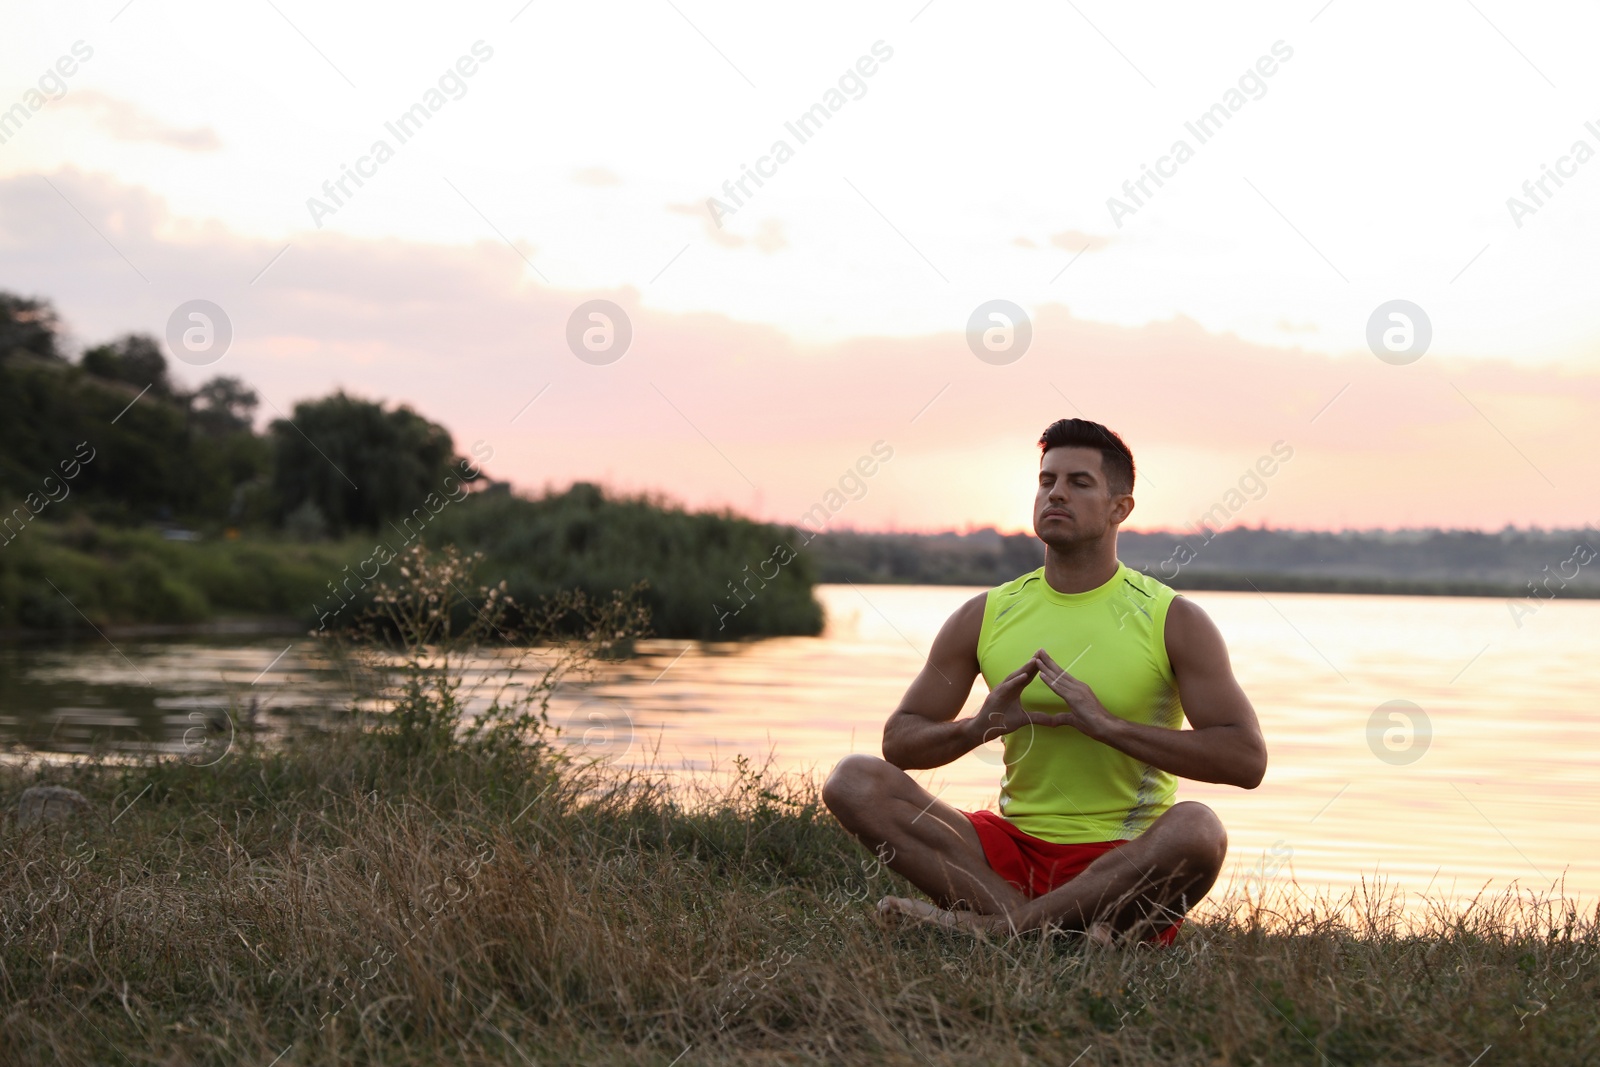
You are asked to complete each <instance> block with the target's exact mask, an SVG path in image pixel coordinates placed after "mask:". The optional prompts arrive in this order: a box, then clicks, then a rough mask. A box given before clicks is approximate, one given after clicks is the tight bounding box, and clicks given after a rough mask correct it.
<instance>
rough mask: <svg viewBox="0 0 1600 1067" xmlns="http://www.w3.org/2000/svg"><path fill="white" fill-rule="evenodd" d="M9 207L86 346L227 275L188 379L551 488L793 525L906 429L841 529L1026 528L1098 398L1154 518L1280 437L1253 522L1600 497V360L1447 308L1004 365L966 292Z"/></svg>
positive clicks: (110, 208)
mask: <svg viewBox="0 0 1600 1067" xmlns="http://www.w3.org/2000/svg"><path fill="white" fill-rule="evenodd" d="M50 183H54V185H55V186H56V187H57V189H58V190H59V193H58V192H57V190H53V189H52V188H51V184H50ZM63 199H66V200H68V201H70V203H71V205H72V206H73V207H75V208H76V209H77V210H78V211H81V212H82V213H83V216H84V217H83V218H80V217H78V215H77V214H76V213H75V212H74V211H72V210H68V207H67V204H65V203H63ZM85 219H87V220H88V221H89V222H90V223H91V224H92V226H93V227H94V228H95V229H98V230H100V231H101V233H102V234H103V235H104V239H102V237H101V236H98V235H97V234H96V233H95V232H94V229H91V228H90V226H86V225H85ZM0 226H3V229H0V233H3V237H0V285H4V286H5V287H7V288H10V289H13V290H17V291H21V292H24V293H28V294H36V295H40V296H45V297H48V298H51V299H53V300H54V301H55V302H56V303H57V305H58V307H59V308H60V309H61V310H62V312H63V314H64V316H65V318H66V320H67V323H68V326H69V327H70V328H71V329H72V330H73V332H74V337H75V339H76V341H77V342H78V343H80V344H87V343H95V342H98V341H101V340H104V339H106V338H108V337H109V336H111V335H113V334H117V333H121V332H125V331H130V330H133V331H145V332H149V333H153V334H156V335H158V336H159V335H160V334H161V333H162V332H163V329H164V325H165V322H166V318H167V315H168V314H169V313H170V311H171V309H172V308H173V307H174V306H176V305H177V304H178V303H180V302H181V301H183V300H185V299H189V298H192V297H196V296H204V297H206V298H208V299H211V300H215V301H216V302H217V303H219V304H221V305H222V306H223V307H224V308H225V309H226V310H227V311H228V313H229V315H230V317H231V319H232V321H233V325H234V331H235V340H234V342H233V347H232V349H231V350H230V352H229V353H228V354H227V356H226V357H225V358H224V359H223V360H222V361H221V362H220V363H218V364H215V365H213V366H210V367H205V368H191V367H186V366H184V365H182V364H176V363H175V364H174V365H173V369H174V371H175V372H176V374H177V376H178V377H180V378H181V379H183V380H185V381H187V382H188V383H189V384H196V383H198V382H199V381H201V380H203V379H204V378H206V377H209V376H210V375H212V374H218V373H222V374H234V375H238V376H241V377H243V378H244V379H245V380H246V381H247V382H249V383H251V384H252V385H254V386H255V387H256V388H257V389H259V390H260V391H261V393H262V395H263V397H264V399H265V401H266V402H265V403H264V404H263V409H262V414H263V415H264V416H265V417H267V418H272V417H275V416H276V414H277V413H279V412H281V413H285V414H286V413H288V412H289V411H290V409H291V408H292V405H293V403H294V402H295V401H297V400H301V399H306V398H309V397H313V396H317V395H321V394H324V393H326V392H329V391H331V390H332V389H334V388H341V387H342V388H344V389H347V390H349V391H350V392H353V393H356V394H360V395H363V396H368V397H375V398H383V399H386V400H389V401H394V402H405V403H409V404H411V405H412V406H414V407H415V408H416V409H417V410H419V411H421V412H422V413H424V414H425V415H427V416H428V417H430V418H433V419H435V420H438V421H440V422H442V423H444V424H445V425H446V426H448V427H449V428H450V429H451V430H452V431H453V432H454V434H455V436H456V440H457V445H458V447H460V448H461V449H463V450H465V449H466V448H467V447H468V446H469V445H471V444H472V443H473V442H475V441H484V442H487V443H488V444H489V445H490V446H491V447H492V448H493V450H494V458H493V459H492V460H491V461H490V462H489V463H488V464H487V469H488V470H489V472H490V473H491V474H492V475H493V476H495V477H497V478H500V479H505V480H509V481H511V482H512V483H513V484H514V485H516V486H517V487H518V488H519V489H522V490H525V491H530V492H537V491H538V490H540V489H541V488H542V487H545V486H554V487H561V486H564V485H566V484H568V483H570V482H572V481H574V480H580V479H581V480H591V481H599V482H601V483H603V484H605V485H607V486H609V487H611V488H613V489H616V490H619V491H624V492H640V491H651V492H660V493H664V494H666V495H668V496H670V497H672V498H674V499H676V500H678V501H681V502H683V503H684V504H686V505H689V506H692V507H722V506H726V507H730V508H732V509H734V510H736V511H739V512H741V513H744V514H748V515H752V516H755V517H759V518H763V519H771V520H775V521H784V522H794V521H798V519H799V518H800V516H801V515H802V514H803V513H804V512H805V511H806V510H807V509H808V508H810V507H811V506H812V505H814V504H815V503H817V502H819V501H821V500H822V499H823V498H824V495H825V494H826V493H827V492H828V491H829V489H830V488H833V487H836V486H837V485H838V483H839V481H840V478H841V476H842V475H844V473H845V472H846V470H847V469H848V468H850V467H851V466H852V465H853V464H854V463H855V462H856V461H857V459H858V458H859V457H861V456H864V455H867V454H869V453H870V451H871V449H872V446H873V444H874V443H875V442H878V441H883V442H886V443H887V445H888V446H889V447H891V448H892V449H893V458H892V459H890V460H889V461H888V462H886V463H883V464H882V465H881V467H880V468H879V469H878V470H877V471H876V473H874V474H873V476H872V477H870V478H868V479H865V491H864V493H861V494H860V495H859V499H851V500H849V501H848V502H847V503H846V504H845V505H844V506H843V507H842V508H840V509H839V511H838V513H837V514H836V515H835V516H834V517H833V519H832V523H833V525H834V526H835V527H853V528H857V529H891V528H892V529H915V530H933V529H951V528H955V529H962V528H967V527H973V526H985V525H994V526H997V527H999V528H1001V529H1004V530H1016V529H1027V528H1028V526H1029V522H1030V505H1031V500H1032V492H1033V478H1034V472H1035V471H1036V470H1037V464H1038V452H1037V448H1036V446H1035V444H1034V442H1035V441H1036V439H1037V437H1038V435H1039V432H1040V431H1041V430H1042V428H1043V427H1044V426H1045V425H1046V424H1047V423H1048V422H1050V421H1052V420H1053V419H1056V418H1060V417H1063V416H1071V415H1080V416H1083V417H1086V418H1091V419H1095V420H1097V421H1101V422H1104V423H1105V424H1107V425H1108V426H1110V427H1112V428H1113V429H1115V430H1117V431H1118V432H1119V433H1121V434H1122V435H1123V436H1124V437H1125V438H1126V439H1127V441H1128V442H1129V443H1130V445H1131V446H1132V448H1133V450H1134V453H1135V456H1136V458H1137V460H1138V462H1139V466H1140V484H1139V486H1138V489H1137V492H1136V497H1137V499H1138V507H1137V510H1136V511H1135V513H1134V515H1133V517H1132V518H1131V520H1130V521H1129V523H1128V526H1129V527H1130V528H1136V529H1137V528H1146V529H1148V528H1156V527H1168V528H1172V527H1185V526H1188V525H1190V524H1191V523H1193V522H1194V521H1195V520H1196V519H1198V517H1199V516H1200V515H1201V514H1202V513H1204V512H1206V511H1207V510H1208V509H1211V508H1212V507H1213V506H1214V505H1215V504H1217V503H1218V502H1219V501H1222V500H1224V498H1225V496H1226V495H1227V494H1228V491H1229V490H1230V489H1231V488H1233V487H1235V486H1236V484H1237V483H1238V481H1239V478H1240V476H1241V475H1242V474H1243V473H1244V472H1245V470H1246V469H1247V468H1249V467H1250V466H1251V465H1252V464H1254V463H1255V461H1256V460H1257V458H1258V457H1260V456H1262V455H1265V454H1267V453H1269V452H1270V451H1271V449H1272V447H1273V445H1274V443H1275V442H1279V441H1281V442H1284V443H1286V444H1287V446H1289V447H1290V448H1292V449H1293V458H1292V459H1290V460H1289V461H1288V462H1286V463H1284V464H1282V466H1281V468H1280V469H1279V470H1278V471H1277V473H1275V474H1274V475H1273V476H1272V477H1271V478H1269V479H1267V480H1266V481H1267V485H1266V491H1265V493H1264V494H1261V495H1260V498H1259V499H1248V500H1246V501H1245V503H1244V504H1243V506H1242V507H1240V508H1238V509H1237V511H1236V512H1235V513H1234V514H1233V516H1232V518H1231V521H1232V522H1233V523H1240V524H1244V525H1251V526H1254V525H1257V524H1262V523H1264V524H1268V525H1273V526H1288V527H1301V528H1313V527H1315V528H1341V527H1391V528H1392V527H1402V526H1422V525H1437V526H1464V527H1477V528H1486V529H1497V528H1499V527H1501V526H1503V525H1505V524H1507V523H1511V524H1515V525H1519V526H1527V525H1541V526H1580V525H1583V524H1585V523H1592V522H1594V521H1596V519H1600V508H1597V507H1596V504H1597V503H1600V474H1597V472H1596V468H1595V463H1594V458H1593V457H1594V449H1593V447H1592V446H1591V445H1587V444H1585V443H1584V442H1585V440H1586V438H1585V432H1586V431H1588V430H1590V429H1591V428H1592V427H1594V426H1595V425H1596V424H1597V423H1600V373H1595V372H1593V371H1587V372H1586V371H1582V370H1578V369H1574V368H1573V367H1571V366H1562V367H1557V366H1538V365H1528V364H1526V363H1518V362H1513V361H1511V360H1510V359H1493V358H1490V359H1484V358H1471V359H1467V358H1458V357H1453V356H1452V355H1451V352H1450V337H1449V332H1448V328H1443V329H1440V330H1439V332H1438V334H1437V335H1436V338H1435V342H1434V347H1433V349H1432V350H1430V351H1429V353H1428V354H1427V355H1426V356H1425V357H1424V358H1423V359H1422V360H1420V361H1419V362H1417V363H1414V364H1411V365H1409V366H1392V365H1389V364H1385V363H1383V362H1380V361H1379V360H1378V359H1376V358H1374V356H1373V355H1372V354H1371V353H1370V352H1367V351H1364V350H1363V351H1354V352H1349V353H1345V354H1340V355H1328V354H1319V353H1313V352H1309V351H1306V350H1302V349H1297V348H1277V347H1269V346H1265V345H1261V344H1256V343H1249V342H1246V341H1243V340H1241V339H1240V338H1238V337H1236V336H1233V335H1230V334H1219V333H1214V332H1210V331H1208V330H1206V329H1204V328H1203V327H1201V326H1200V325H1198V324H1197V323H1195V322H1193V321H1192V320H1189V319H1186V318H1181V317H1180V318H1176V319H1170V320H1167V321H1159V322H1151V323H1149V324H1147V325H1145V326H1142V327H1128V326H1120V325H1107V324H1104V323H1098V322H1093V321H1087V320H1085V319H1081V318H1078V317H1075V316H1074V314H1073V313H1072V311H1071V309H1070V300H1066V301H1063V302H1061V303H1045V304H1039V305H1032V306H1028V307H1027V311H1028V313H1029V314H1030V316H1031V317H1032V320H1033V330H1034V335H1033V341H1032V345H1031V347H1030V348H1029V350H1028V351H1027V353H1026V354H1025V355H1024V356H1023V357H1022V358H1021V359H1020V360H1019V361H1017V362H1016V363H1013V364H1010V365H1008V366H991V365H988V364H985V363H983V362H980V361H979V360H978V359H976V358H975V357H974V356H973V354H972V352H971V351H969V349H968V347H967V344H966V339H965V337H964V335H963V333H962V332H961V327H962V324H964V322H965V319H966V316H967V315H968V314H969V313H970V310H971V309H970V308H966V307H954V308H952V311H951V321H952V328H951V329H949V330H946V331H943V332H936V333H926V334H922V335H918V336H909V337H884V336H860V337H851V338H848V339H845V340H842V341H838V342H829V343H799V342H797V341H795V340H793V339H792V338H791V337H790V336H789V335H787V334H786V333H785V332H784V331H783V330H780V329H778V328H775V327H773V326H770V325H765V324H762V323H759V322H744V321H737V320H735V319H732V318H729V317H727V316H724V315H721V314H713V313H693V314H685V313H672V312H667V311H662V310H659V309H657V308H656V307H654V306H652V303H651V300H650V294H649V292H648V291H645V292H641V291H639V290H637V289H634V288H631V287H630V288H624V289H620V290H613V291H598V292H589V291H578V290H567V289H562V288H557V287H554V286H550V285H546V284H544V283H542V282H540V281H539V280H538V279H537V278H535V277H533V275H532V274H530V273H529V271H528V270H527V269H526V267H525V266H524V264H523V262H522V260H521V259H520V258H519V257H518V255H516V254H513V252H512V250H511V249H508V248H507V247H506V246H505V245H504V244H502V243H499V242H494V241H488V240H486V241H483V242H479V243H476V244H472V245H442V244H431V243H423V242H416V241H407V240H400V239H371V238H359V237H353V236H348V235H337V234H333V233H322V234H317V233H307V234H302V235H299V236H297V237H295V238H294V240H293V241H292V242H290V243H289V245H290V246H289V248H288V251H286V252H283V254H282V255H281V257H280V258H279V259H277V260H276V261H273V257H274V256H276V255H278V253H279V252H280V251H281V250H282V248H283V244H284V243H283V242H275V241H269V240H265V239H259V238H253V237H245V236H241V235H239V234H236V233H235V232H233V231H231V230H230V229H229V228H228V227H226V226H224V225H222V224H220V223H215V222H211V223H203V224H202V223H195V222H192V221H189V220H187V219H183V218H180V217H177V216H175V215H174V214H173V213H172V212H170V211H169V209H168V207H167V205H166V203H165V202H164V201H163V200H162V199H161V198H160V197H158V196H156V195H154V194H152V193H151V192H149V191H148V190H144V189H142V188H139V187H135V186H130V185H125V184H122V183H120V182H119V181H117V180H116V179H115V178H113V177H111V176H109V175H106V174H89V173H84V172H81V171H78V170H76V169H70V168H69V169H63V170H60V171H57V172H55V173H53V174H51V175H49V183H47V181H46V180H45V178H44V177H41V176H39V175H21V176H16V177H12V178H9V179H4V180H0ZM113 246H114V247H113ZM123 257H126V261H125V260H124V258H123ZM269 262H271V263H272V265H271V266H270V268H269V269H267V270H266V271H265V273H264V274H263V273H261V272H262V270H263V268H264V267H266V266H267V264H268V263H269ZM1074 269H1076V268H1074ZM141 274H142V275H143V276H144V277H145V278H148V279H149V280H148V282H146V281H141V279H140V276H139V275H141ZM258 275H259V278H258V277H257V276H258ZM252 279H257V280H255V281H254V282H252ZM595 296H600V297H605V298H608V299H611V300H614V301H616V302H617V303H618V304H620V305H622V307H623V308H624V309H625V310H626V311H627V312H628V314H629V316H630V317H631V319H632V323H633V330H634V339H633V342H632V346H631V348H630V349H629V351H628V352H627V354H626V355H625V356H624V357H623V358H622V359H621V360H620V361H618V362H616V363H614V364H612V365H609V366H592V365H589V364H586V363H584V362H581V361H580V360H578V359H577V358H575V357H574V356H573V354H572V353H571V352H570V351H568V349H567V347H566V343H565V339H564V338H565V330H566V324H567V319H568V316H569V315H570V314H571V312H572V310H573V308H574V307H576V306H577V305H578V304H579V303H581V302H582V301H584V300H586V299H589V298H591V297H595ZM535 396H538V399H537V401H535V402H533V403H532V404H531V405H529V401H530V400H532V398H534V397H535ZM519 413H520V414H519ZM847 485H848V483H847ZM1233 499H1235V500H1237V499H1239V498H1238V497H1235V498H1233Z"/></svg>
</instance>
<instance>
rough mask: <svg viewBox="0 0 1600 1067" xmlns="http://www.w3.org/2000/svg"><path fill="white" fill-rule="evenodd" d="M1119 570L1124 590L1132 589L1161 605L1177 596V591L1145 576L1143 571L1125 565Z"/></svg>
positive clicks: (1149, 575)
mask: <svg viewBox="0 0 1600 1067" xmlns="http://www.w3.org/2000/svg"><path fill="white" fill-rule="evenodd" d="M1119 562H1120V561H1119ZM1121 570H1122V583H1123V588H1124V590H1128V589H1132V590H1133V591H1134V592H1136V593H1140V594H1143V595H1144V596H1145V597H1147V598H1148V599H1150V600H1153V601H1157V602H1160V603H1163V604H1165V603H1166V602H1167V601H1169V600H1171V599H1172V598H1173V597H1175V596H1177V595H1178V592H1177V590H1175V589H1173V588H1172V586H1170V585H1168V584H1167V583H1166V582H1163V581H1162V580H1161V579H1159V578H1157V577H1155V576H1154V575H1151V574H1146V573H1145V572H1144V571H1141V570H1137V569H1135V568H1133V567H1130V566H1128V565H1127V564H1126V563H1123V564H1121Z"/></svg>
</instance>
